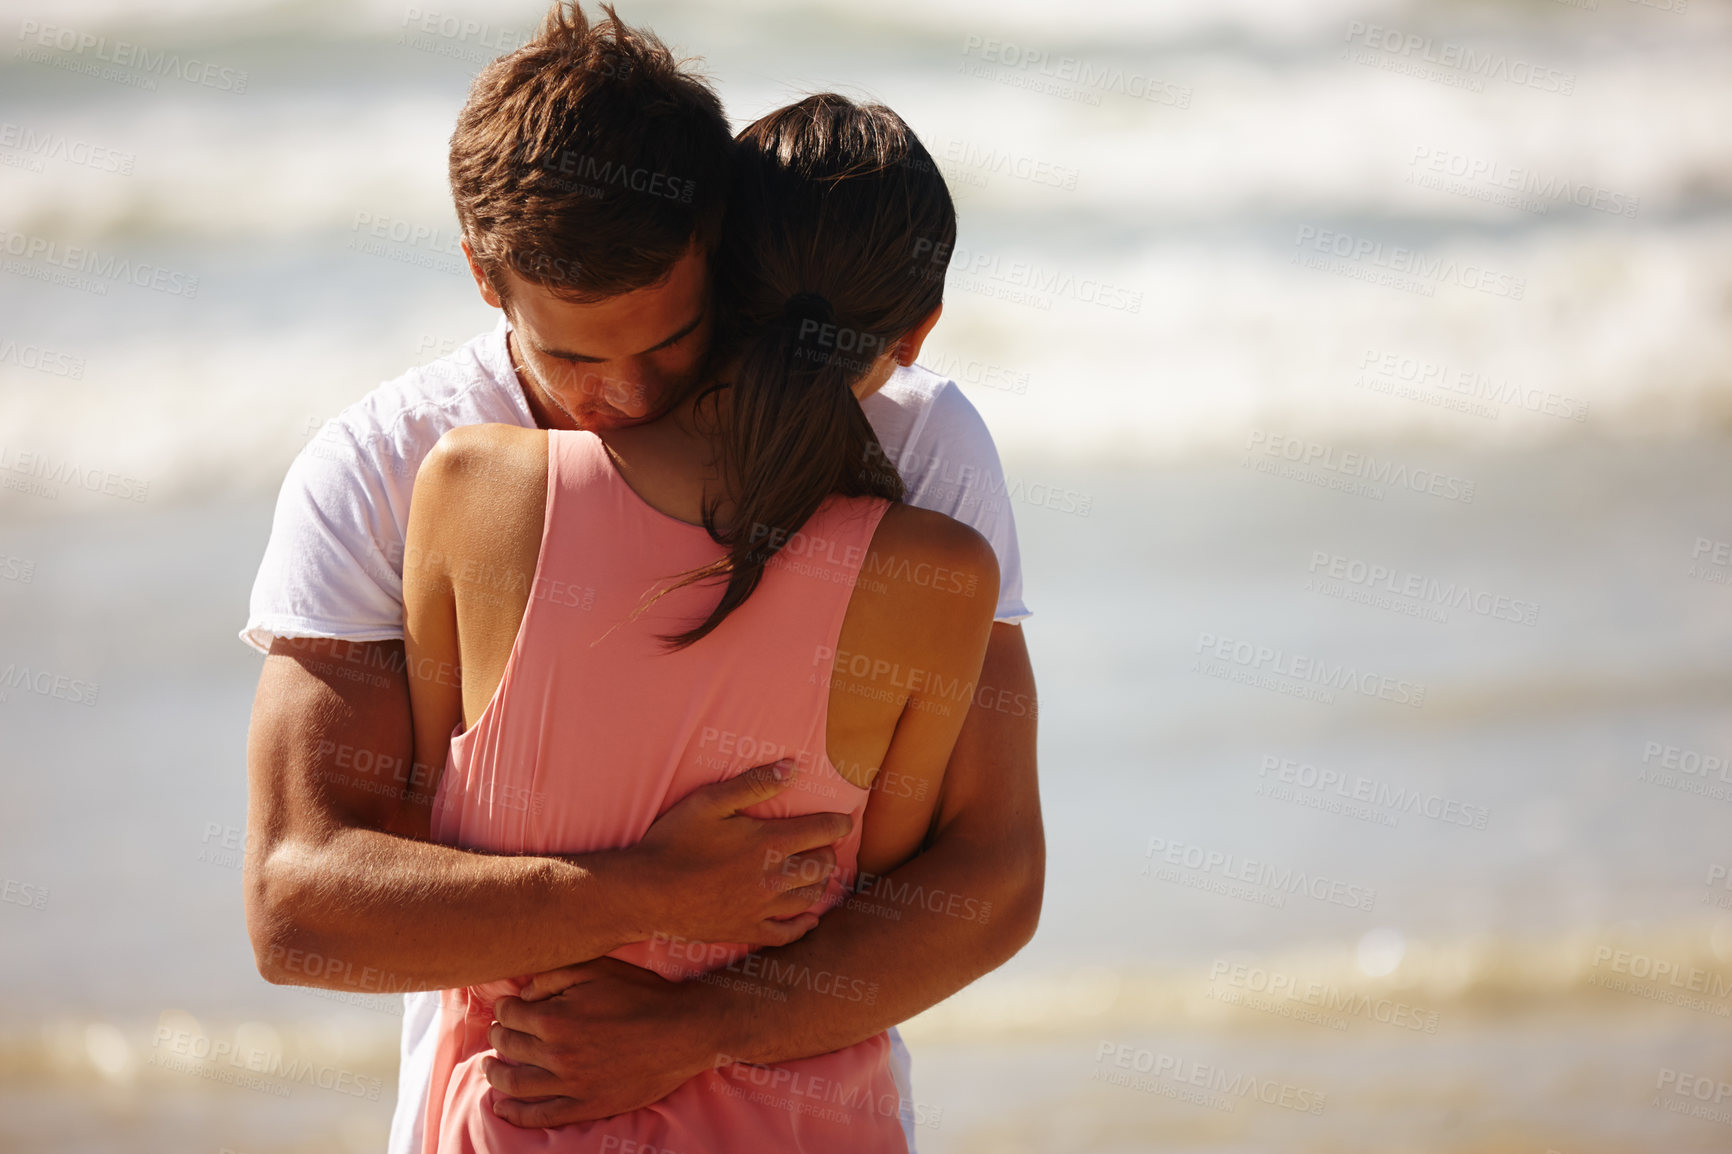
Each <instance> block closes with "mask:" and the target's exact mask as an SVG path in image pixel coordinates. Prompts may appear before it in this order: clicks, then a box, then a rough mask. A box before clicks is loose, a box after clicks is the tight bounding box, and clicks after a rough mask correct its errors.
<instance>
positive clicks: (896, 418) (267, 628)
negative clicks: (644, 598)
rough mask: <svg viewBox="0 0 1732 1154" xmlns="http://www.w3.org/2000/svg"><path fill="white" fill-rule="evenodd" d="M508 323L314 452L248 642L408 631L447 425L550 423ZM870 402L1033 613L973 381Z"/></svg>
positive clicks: (907, 464) (291, 485)
mask: <svg viewBox="0 0 1732 1154" xmlns="http://www.w3.org/2000/svg"><path fill="white" fill-rule="evenodd" d="M508 331H510V325H509V323H508V322H506V321H505V320H504V319H503V318H502V319H501V320H500V322H499V325H498V326H497V327H496V328H495V329H494V330H493V331H492V332H490V333H486V334H484V335H482V336H479V337H476V338H475V339H474V340H472V341H470V342H469V343H468V344H466V345H464V346H463V347H462V348H460V349H458V350H457V351H455V352H453V353H451V354H450V355H449V356H445V357H441V358H440V359H439V360H437V361H434V362H433V363H432V364H428V365H423V366H422V367H420V368H417V369H411V370H410V371H409V372H407V373H405V374H403V375H402V376H401V377H398V378H397V379H396V380H394V381H388V382H386V383H385V384H383V385H380V386H379V387H378V388H376V389H374V390H373V391H372V392H371V393H368V394H367V395H366V396H365V397H363V398H362V399H361V400H360V401H358V402H356V403H355V404H353V405H351V406H349V407H348V408H347V409H344V410H343V411H342V412H341V413H339V414H338V415H337V416H335V417H333V418H332V419H331V420H329V421H327V422H326V423H325V425H324V427H323V428H322V429H321V430H320V431H319V433H318V435H317V436H315V437H314V438H313V440H312V441H311V442H310V443H309V444H308V445H307V447H306V448H305V449H303V450H301V453H300V455H299V456H297V457H296V458H295V461H294V463H293V464H292V465H290V466H289V472H288V476H287V477H286V478H284V480H283V487H282V491H281V492H280V493H279V494H278V496H277V509H276V515H275V516H274V518H273V519H272V522H271V537H270V541H269V543H268V544H267V545H266V546H265V555H264V559H263V560H262V561H261V562H260V563H259V573H258V577H257V578H256V579H255V580H254V582H253V593H252V604H251V608H250V612H249V616H248V618H247V626H246V628H245V629H244V630H243V631H242V632H241V639H242V640H243V641H245V642H247V644H249V645H251V646H253V647H254V648H255V649H258V650H260V651H265V650H268V649H269V648H270V644H271V639H272V638H273V637H332V638H342V639H344V640H348V641H393V640H399V639H401V638H402V636H403V577H402V569H403V542H404V539H405V537H406V536H407V534H408V529H409V498H410V496H411V495H412V493H413V492H414V488H415V473H416V471H417V470H418V469H419V468H420V467H421V461H422V459H423V458H425V457H426V455H427V454H428V453H429V452H430V451H431V450H432V448H433V446H434V444H435V443H436V442H437V441H438V440H439V438H440V437H441V436H442V435H444V433H445V432H446V430H448V429H454V428H457V427H459V426H462V425H481V424H489V423H497V424H506V425H519V426H522V427H524V428H533V427H535V419H534V417H533V416H532V415H531V414H530V411H529V406H528V403H527V402H526V401H525V400H524V396H523V389H522V386H521V385H520V384H519V383H518V380H517V373H516V371H515V370H514V369H513V368H512V365H511V356H510V352H509V350H508V349H507V347H506V339H505V338H506V333H507V332H508ZM861 407H862V408H863V409H864V410H865V412H866V417H867V419H868V420H869V421H871V423H872V428H873V429H874V431H875V432H876V433H877V434H878V440H879V443H880V444H881V445H882V446H883V448H884V452H885V455H886V456H887V457H889V459H890V460H891V461H893V462H895V464H896V467H897V469H898V471H899V472H900V473H901V474H902V479H903V481H904V482H905V483H906V486H907V496H906V498H905V499H906V500H907V502H908V503H909V504H911V505H918V506H920V507H922V508H925V509H933V510H936V511H937V512H940V513H945V514H948V515H949V516H951V517H954V518H956V519H957V520H958V521H962V522H964V523H966V524H969V525H972V526H973V527H974V528H975V529H976V530H978V531H979V532H980V534H981V535H982V536H984V537H985V538H986V539H987V540H988V541H989V542H991V544H992V547H993V550H994V552H996V553H997V555H998V567H999V595H998V609H997V612H996V614H995V616H996V618H997V619H998V620H1000V621H1010V622H1015V621H1021V620H1023V619H1024V618H1026V617H1027V616H1029V612H1028V609H1027V608H1026V607H1025V606H1024V605H1023V602H1022V562H1021V556H1020V554H1019V553H1018V551H1017V544H1016V524H1015V521H1014V519H1013V517H1012V515H1011V510H1010V499H1009V493H1008V490H1007V489H1006V486H1005V482H1004V471H1003V469H1002V468H1001V467H1000V465H999V460H998V449H997V447H996V446H995V445H994V444H993V441H992V434H991V433H989V432H988V431H987V429H986V423H985V422H984V421H982V420H981V419H980V414H979V413H978V412H976V411H975V408H974V406H973V405H972V404H971V403H969V400H968V398H967V397H965V396H964V395H963V393H962V390H961V389H959V388H958V387H957V386H956V383H955V382H954V381H950V380H946V379H945V378H943V377H940V376H938V375H937V374H935V373H932V372H929V371H927V370H926V369H924V368H921V367H919V366H918V365H916V366H914V367H912V368H899V369H897V371H896V372H895V373H894V374H893V375H892V376H891V378H890V380H889V381H888V382H887V383H886V384H885V386H884V388H883V389H881V390H880V391H879V392H877V393H875V394H874V395H872V396H870V397H868V398H867V399H866V400H865V401H864V402H863V403H862V406H861ZM598 546H605V542H598ZM438 1009H439V995H438V994H437V993H434V992H428V993H413V994H408V995H406V996H405V1004H404V1013H403V1059H402V1066H401V1069H400V1071H399V1075H398V1089H397V1112H396V1115H395V1117H394V1118H393V1119H392V1123H391V1142H390V1152H391V1154H411V1152H414V1151H419V1150H420V1148H421V1117H422V1115H421V1107H422V1105H423V1103H424V1102H425V1101H426V1096H427V1090H428V1086H429V1083H430V1081H431V1078H432V1067H433V1050H434V1045H435V1036H434V1031H433V1025H434V1023H435V1021H436V1020H437V1017H438ZM890 1034H891V1041H892V1046H893V1053H894V1056H895V1059H896V1060H895V1062H894V1066H895V1069H894V1073H895V1076H896V1082H897V1086H898V1087H899V1088H900V1090H901V1092H902V1097H903V1109H902V1118H903V1129H904V1131H905V1132H907V1134H908V1148H909V1149H910V1150H913V1149H914V1138H913V1133H912V1099H911V1096H910V1089H909V1085H910V1084H909V1070H908V1051H907V1050H906V1049H905V1048H904V1047H903V1045H902V1040H901V1038H900V1037H899V1036H898V1035H897V1033H896V1031H895V1030H891V1031H890Z"/></svg>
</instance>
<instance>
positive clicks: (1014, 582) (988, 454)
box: [896, 381, 1032, 623]
mask: <svg viewBox="0 0 1732 1154" xmlns="http://www.w3.org/2000/svg"><path fill="white" fill-rule="evenodd" d="M896 464H897V469H898V471H899V472H901V474H902V479H903V481H904V482H906V483H907V486H908V496H907V500H908V503H909V504H910V505H918V506H920V507H921V508H922V509H931V510H933V511H934V512H938V513H943V514H945V515H946V516H949V517H954V518H955V519H956V520H958V521H961V522H963V523H964V524H966V525H970V526H972V527H973V528H974V529H975V530H976V531H977V532H978V533H979V534H980V535H981V536H982V537H985V538H986V539H987V541H988V542H989V543H990V544H991V545H992V550H993V552H994V553H996V554H997V555H998V609H997V611H996V612H995V613H994V614H993V617H994V619H995V620H998V621H1005V622H1010V623H1016V622H1020V621H1023V620H1025V619H1026V618H1028V617H1030V616H1032V614H1031V613H1030V612H1029V609H1028V606H1027V605H1025V604H1024V603H1023V598H1022V553H1021V550H1020V549H1019V547H1018V545H1017V540H1016V518H1015V516H1014V515H1012V513H1011V509H1010V494H1009V491H1008V489H1007V487H1006V485H1005V480H1004V469H1003V467H1002V466H1001V465H1000V464H999V460H998V446H997V445H995V444H994V443H993V440H992V433H991V432H990V431H989V430H988V429H987V427H986V422H985V421H984V420H982V419H981V416H980V412H979V410H977V409H976V408H975V407H974V404H973V402H971V401H970V400H969V399H968V398H967V396H965V395H964V394H963V392H962V390H961V389H960V388H958V387H957V385H956V383H955V382H954V381H946V382H944V384H943V385H942V386H940V388H939V389H938V392H937V393H936V395H934V396H933V398H932V402H931V405H930V407H929V409H928V411H927V413H926V419H925V420H924V421H923V422H921V424H920V425H919V427H918V429H917V430H916V432H915V434H914V437H913V439H912V440H911V441H910V442H909V443H908V444H907V445H906V446H904V447H903V449H902V451H901V454H900V456H899V457H898V458H897V460H896Z"/></svg>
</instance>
